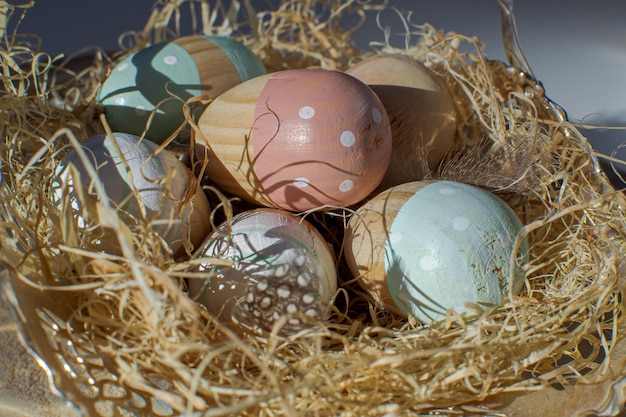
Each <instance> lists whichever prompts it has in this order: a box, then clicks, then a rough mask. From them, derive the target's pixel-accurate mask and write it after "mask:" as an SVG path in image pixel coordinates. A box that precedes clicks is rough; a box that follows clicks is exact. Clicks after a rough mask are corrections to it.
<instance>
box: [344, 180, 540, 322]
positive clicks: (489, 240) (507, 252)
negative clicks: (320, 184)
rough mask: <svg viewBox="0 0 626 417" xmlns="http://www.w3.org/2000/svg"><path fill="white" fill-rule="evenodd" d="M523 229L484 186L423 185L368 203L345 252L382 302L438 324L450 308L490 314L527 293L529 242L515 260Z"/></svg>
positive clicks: (398, 189)
mask: <svg viewBox="0 0 626 417" xmlns="http://www.w3.org/2000/svg"><path fill="white" fill-rule="evenodd" d="M521 228H522V224H521V221H520V220H519V218H518V217H517V215H516V214H515V212H514V211H513V210H512V209H511V208H510V207H509V206H508V205H507V204H506V203H505V202H504V201H502V200H501V199H500V198H499V197H497V196H495V195H494V194H491V193H489V192H487V191H485V190H483V189H480V188H477V187H475V186H472V185H467V184H461V183H458V182H452V181H415V182H410V183H405V184H401V185H398V186H396V187H392V188H390V189H388V190H386V191H384V192H382V193H380V194H379V195H377V196H376V197H375V198H373V199H372V200H370V201H368V202H367V203H366V204H364V205H363V206H361V207H360V208H359V209H358V210H357V211H356V213H355V214H354V215H353V216H352V218H351V219H350V222H349V224H348V228H347V230H346V235H345V238H344V252H345V258H346V261H347V264H348V266H349V268H350V270H351V272H352V273H353V274H354V275H355V276H359V277H360V280H359V282H360V284H361V285H362V286H363V288H365V289H366V290H368V291H369V292H370V293H371V294H372V296H373V297H374V298H375V299H376V300H378V301H380V302H381V303H383V304H385V305H386V306H388V307H389V309H390V310H392V311H394V312H396V313H399V314H403V315H405V316H408V315H411V316H414V317H415V318H417V319H418V320H420V321H421V322H423V323H431V322H432V321H433V320H437V319H440V318H442V317H445V314H446V310H447V309H455V310H456V311H457V312H463V311H465V310H466V308H465V303H468V302H469V303H475V304H478V305H481V306H482V307H484V308H485V309H489V308H492V307H495V306H498V305H501V303H502V302H503V300H504V297H506V296H508V295H509V293H511V294H517V293H518V292H519V291H520V290H521V288H522V285H523V282H524V272H523V270H522V269H521V267H520V265H521V264H522V263H524V261H525V259H526V257H527V253H528V243H527V241H526V240H524V241H522V242H521V246H520V247H519V252H516V253H515V256H516V258H518V259H519V260H520V261H519V262H515V263H514V264H512V263H511V259H512V254H513V250H514V247H515V241H516V238H517V235H518V233H519V231H520V230H521ZM518 255H519V256H518ZM510 271H513V275H512V276H513V277H514V279H513V281H512V282H510V280H509V276H510V275H509V273H510Z"/></svg>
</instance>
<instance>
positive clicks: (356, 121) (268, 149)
mask: <svg viewBox="0 0 626 417" xmlns="http://www.w3.org/2000/svg"><path fill="white" fill-rule="evenodd" d="M198 126H199V128H200V131H201V134H200V135H198V136H197V137H196V138H195V139H196V144H197V151H196V154H197V155H198V156H199V157H200V158H207V159H208V163H207V167H206V173H207V174H208V176H209V178H211V179H212V180H213V181H214V182H215V183H216V184H217V185H218V186H219V187H221V188H222V189H224V190H226V191H228V192H230V193H232V194H234V195H236V196H239V197H241V198H243V199H245V200H248V201H252V202H255V203H258V204H261V205H264V206H267V207H278V208H283V209H286V210H291V211H303V210H309V209H316V208H322V207H325V206H328V205H330V206H341V207H345V206H350V205H352V204H355V203H357V202H359V201H361V200H362V199H363V198H365V197H366V196H368V195H369V194H370V193H371V192H372V191H373V190H374V189H375V188H376V187H377V186H378V184H379V183H380V181H381V179H382V177H383V175H384V173H385V171H386V169H387V166H388V164H389V158H390V156H391V128H390V125H389V120H388V118H387V114H386V112H385V109H384V106H383V105H382V103H381V102H380V100H379V99H378V97H377V96H376V94H374V92H373V91H372V90H371V89H370V88H369V87H368V86H367V85H365V84H364V83H362V82H361V81H359V80H357V79H356V78H354V77H351V76H349V75H346V74H344V73H342V72H338V71H329V70H321V69H299V70H287V71H280V72H276V73H271V74H266V75H262V76H259V77H256V78H254V79H252V80H248V81H246V82H244V83H241V84H239V85H237V86H235V87H233V88H232V89H230V90H228V91H227V92H225V93H223V94H222V95H221V96H220V97H218V98H217V99H216V100H214V101H213V102H212V103H210V104H209V106H208V107H207V108H206V110H205V111H204V113H203V114H202V116H201V117H200V118H199V121H198Z"/></svg>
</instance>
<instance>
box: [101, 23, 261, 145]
mask: <svg viewBox="0 0 626 417" xmlns="http://www.w3.org/2000/svg"><path fill="white" fill-rule="evenodd" d="M263 73H265V68H264V67H263V64H262V63H261V61H260V60H259V58H257V57H256V56H255V55H254V54H253V53H252V52H251V51H250V50H248V49H247V48H246V47H245V46H244V45H242V44H241V43H239V42H237V41H235V40H233V39H229V38H221V37H216V36H199V35H196V36H186V37H181V38H177V39H175V40H173V41H169V42H161V43H157V44H154V45H151V46H148V47H146V48H144V49H141V50H139V51H137V52H135V53H133V54H132V55H130V56H129V57H127V58H125V59H123V60H122V61H120V62H119V63H118V64H117V65H115V66H114V67H113V69H112V70H111V73H110V74H109V76H108V77H107V78H106V79H105V80H104V82H103V83H102V86H101V87H100V89H99V90H98V95H97V101H98V103H99V104H100V105H102V107H103V110H104V113H105V115H106V117H107V122H108V123H109V125H110V126H111V128H112V130H114V131H121V132H126V133H131V134H135V135H141V134H142V133H143V132H144V130H145V128H146V125H147V123H148V121H149V118H150V117H152V119H151V120H150V127H149V129H148V131H147V132H146V137H147V138H149V139H151V140H153V141H155V142H158V143H161V142H163V141H164V140H165V139H167V138H168V137H169V136H170V135H171V134H172V133H173V132H174V131H176V129H178V128H179V127H181V125H182V124H183V123H184V122H185V115H184V113H183V104H184V102H185V101H187V100H189V99H191V98H192V97H195V96H203V97H204V98H209V97H216V96H218V95H219V94H221V93H222V92H224V91H226V90H227V89H229V88H231V87H233V86H234V85H236V84H239V83H241V82H242V81H243V80H247V79H249V78H252V77H255V76H257V75H260V74H263ZM155 109H156V111H155ZM153 111H155V112H154V114H152V116H151V113H152V112H153Z"/></svg>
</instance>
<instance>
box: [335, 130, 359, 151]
mask: <svg viewBox="0 0 626 417" xmlns="http://www.w3.org/2000/svg"><path fill="white" fill-rule="evenodd" d="M339 140H340V141H341V144H342V145H343V146H345V147H346V148H349V147H350V146H352V145H354V142H356V136H354V133H352V132H350V131H349V130H346V131H345V132H343V133H341V136H340V137H339Z"/></svg>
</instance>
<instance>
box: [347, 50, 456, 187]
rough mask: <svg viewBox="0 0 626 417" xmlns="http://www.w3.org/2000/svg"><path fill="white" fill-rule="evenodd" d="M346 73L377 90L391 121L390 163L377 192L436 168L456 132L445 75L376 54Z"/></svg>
mask: <svg viewBox="0 0 626 417" xmlns="http://www.w3.org/2000/svg"><path fill="white" fill-rule="evenodd" d="M346 72H347V73H348V74H350V75H352V76H354V77H356V78H358V79H359V80H361V81H363V82H364V83H366V84H368V85H369V86H370V87H371V88H372V90H374V92H375V93H376V94H377V95H378V97H379V98H380V100H381V101H382V103H383V105H384V106H385V109H386V110H387V114H388V115H389V120H390V122H391V130H392V133H393V150H392V154H391V163H390V164H389V169H388V170H387V172H386V174H385V177H384V178H383V180H382V181H381V184H380V187H379V188H378V189H379V190H385V189H387V188H389V187H392V186H394V185H398V184H402V183H405V182H411V181H419V180H423V179H424V177H425V176H426V174H428V173H429V171H434V170H436V168H437V167H438V164H439V163H440V162H441V160H442V158H443V157H444V156H445V154H446V153H447V152H448V151H449V150H450V148H451V146H452V143H453V141H454V137H455V134H456V110H455V107H454V102H453V100H452V97H451V95H450V93H449V92H448V90H447V88H446V86H445V83H444V82H443V80H442V79H441V77H440V76H439V75H438V74H436V73H435V72H434V71H432V70H431V69H430V68H428V67H426V66H424V65H423V64H422V63H420V62H419V61H416V60H415V59H412V58H409V57H406V56H403V55H376V56H373V57H370V58H367V59H365V60H363V61H361V62H359V63H358V64H356V65H355V66H353V67H352V68H350V69H348V70H347V71H346Z"/></svg>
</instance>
